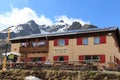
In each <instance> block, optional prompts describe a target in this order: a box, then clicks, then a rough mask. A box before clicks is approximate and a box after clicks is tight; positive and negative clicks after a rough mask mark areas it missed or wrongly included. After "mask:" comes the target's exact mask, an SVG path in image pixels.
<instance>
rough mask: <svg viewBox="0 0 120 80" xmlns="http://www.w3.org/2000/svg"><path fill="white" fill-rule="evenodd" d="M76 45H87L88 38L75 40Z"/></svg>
mask: <svg viewBox="0 0 120 80" xmlns="http://www.w3.org/2000/svg"><path fill="white" fill-rule="evenodd" d="M77 45H88V38H77Z"/></svg>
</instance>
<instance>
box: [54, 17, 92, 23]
mask: <svg viewBox="0 0 120 80" xmlns="http://www.w3.org/2000/svg"><path fill="white" fill-rule="evenodd" d="M55 20H56V21H60V20H64V22H65V23H68V24H70V25H71V24H72V23H73V22H75V21H76V22H80V23H81V25H84V24H90V22H89V21H83V20H82V19H78V18H68V17H67V16H65V15H63V16H56V17H55Z"/></svg>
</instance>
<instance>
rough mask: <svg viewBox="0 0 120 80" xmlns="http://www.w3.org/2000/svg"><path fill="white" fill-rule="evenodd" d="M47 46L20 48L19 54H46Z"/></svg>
mask: <svg viewBox="0 0 120 80" xmlns="http://www.w3.org/2000/svg"><path fill="white" fill-rule="evenodd" d="M48 50H49V49H48V46H47V45H46V46H39V47H32V46H30V47H20V52H21V53H38V52H39V53H47V52H48Z"/></svg>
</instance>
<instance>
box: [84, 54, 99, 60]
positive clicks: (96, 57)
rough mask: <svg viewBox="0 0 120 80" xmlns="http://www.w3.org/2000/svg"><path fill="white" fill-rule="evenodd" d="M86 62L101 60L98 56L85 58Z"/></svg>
mask: <svg viewBox="0 0 120 80" xmlns="http://www.w3.org/2000/svg"><path fill="white" fill-rule="evenodd" d="M85 60H99V56H98V55H90V56H85Z"/></svg>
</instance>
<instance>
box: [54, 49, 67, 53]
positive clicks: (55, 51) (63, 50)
mask: <svg viewBox="0 0 120 80" xmlns="http://www.w3.org/2000/svg"><path fill="white" fill-rule="evenodd" d="M54 53H55V54H57V53H68V49H54Z"/></svg>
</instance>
